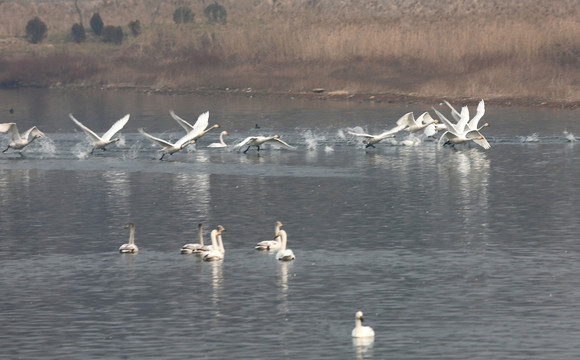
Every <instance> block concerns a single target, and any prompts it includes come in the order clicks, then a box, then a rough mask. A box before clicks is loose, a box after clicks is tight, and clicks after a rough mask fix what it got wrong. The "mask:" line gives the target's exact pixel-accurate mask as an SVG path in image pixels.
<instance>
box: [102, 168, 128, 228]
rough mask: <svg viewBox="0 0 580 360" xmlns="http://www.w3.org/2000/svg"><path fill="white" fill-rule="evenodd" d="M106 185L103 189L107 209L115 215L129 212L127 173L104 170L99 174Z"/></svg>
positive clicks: (118, 215) (123, 215)
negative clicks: (111, 210)
mask: <svg viewBox="0 0 580 360" xmlns="http://www.w3.org/2000/svg"><path fill="white" fill-rule="evenodd" d="M101 177H102V179H103V182H104V183H105V184H106V185H107V188H106V189H105V192H106V195H107V204H108V205H109V206H108V208H109V209H113V214H114V215H117V217H121V218H123V217H125V216H127V214H129V199H130V197H131V181H130V178H129V173H127V172H124V171H105V172H103V173H102V175H101Z"/></svg>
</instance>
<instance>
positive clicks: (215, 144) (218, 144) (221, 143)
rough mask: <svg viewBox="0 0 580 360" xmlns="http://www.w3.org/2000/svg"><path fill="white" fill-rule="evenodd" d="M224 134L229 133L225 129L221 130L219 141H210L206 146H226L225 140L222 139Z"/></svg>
mask: <svg viewBox="0 0 580 360" xmlns="http://www.w3.org/2000/svg"><path fill="white" fill-rule="evenodd" d="M224 135H229V133H228V132H227V131H222V132H221V133H220V142H217V143H211V144H209V145H208V146H207V147H208V148H225V147H228V144H226V142H225V141H224Z"/></svg>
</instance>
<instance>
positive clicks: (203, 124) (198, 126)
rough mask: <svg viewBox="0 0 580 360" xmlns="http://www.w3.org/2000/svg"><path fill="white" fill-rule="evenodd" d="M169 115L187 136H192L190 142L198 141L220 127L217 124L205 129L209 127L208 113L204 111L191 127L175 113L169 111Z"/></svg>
mask: <svg viewBox="0 0 580 360" xmlns="http://www.w3.org/2000/svg"><path fill="white" fill-rule="evenodd" d="M169 114H170V115H171V117H172V118H173V120H175V121H177V123H178V124H179V125H180V126H181V127H182V128H184V129H185V132H186V133H187V134H188V135H192V138H191V139H192V140H196V139H199V138H200V137H202V136H203V135H205V134H206V133H207V132H208V131H210V130H211V129H216V128H219V127H220V126H219V125H218V124H215V125H212V126H210V127H209V128H208V127H207V126H208V125H209V111H206V112H204V113H203V114H201V115H199V116H198V117H197V121H196V122H195V124H193V125H191V124H190V123H188V122H187V121H186V120H184V119H182V118H180V117H179V116H177V114H175V112H174V111H173V110H170V111H169Z"/></svg>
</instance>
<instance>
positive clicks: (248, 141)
mask: <svg viewBox="0 0 580 360" xmlns="http://www.w3.org/2000/svg"><path fill="white" fill-rule="evenodd" d="M267 142H273V143H277V144H281V145H282V146H285V147H287V148H288V149H295V147H294V146H291V145H289V144H287V143H286V142H284V141H282V140H280V135H274V136H249V137H247V138H245V139H244V140H242V141H241V142H239V143H238V144H236V145H235V147H237V148H241V147H243V146H244V145H248V147H247V148H246V150H244V154H245V153H246V152H247V151H248V150H249V149H250V146H256V147H257V148H258V151H260V146H261V145H262V144H264V143H267Z"/></svg>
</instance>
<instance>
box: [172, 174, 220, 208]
mask: <svg viewBox="0 0 580 360" xmlns="http://www.w3.org/2000/svg"><path fill="white" fill-rule="evenodd" d="M174 191H175V193H182V194H183V196H181V199H183V200H184V202H185V203H188V204H190V205H193V206H195V207H196V208H197V209H196V210H199V211H200V212H201V213H206V212H207V211H209V209H208V206H209V203H210V197H211V196H210V175H209V174H189V173H179V174H176V175H175V183H174Z"/></svg>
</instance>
